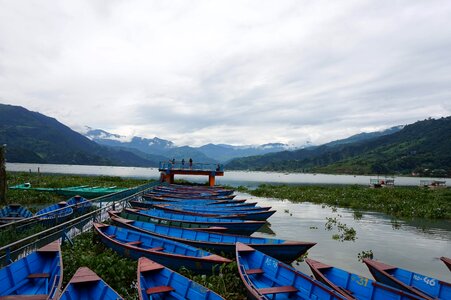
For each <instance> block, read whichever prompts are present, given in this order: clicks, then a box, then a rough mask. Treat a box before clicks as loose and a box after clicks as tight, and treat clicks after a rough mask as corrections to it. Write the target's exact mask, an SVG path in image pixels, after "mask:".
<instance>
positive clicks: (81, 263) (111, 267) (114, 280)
mask: <svg viewBox="0 0 451 300" xmlns="http://www.w3.org/2000/svg"><path fill="white" fill-rule="evenodd" d="M62 250H63V266H64V278H63V285H64V286H66V284H67V283H68V282H69V280H70V279H71V278H72V276H73V275H74V274H75V271H77V269H78V268H80V267H88V268H90V269H91V270H93V271H94V272H95V273H97V275H99V276H100V277H101V278H102V279H103V280H104V281H105V282H106V283H108V284H109V285H110V286H111V287H112V288H113V289H114V290H115V291H116V292H118V293H119V294H120V295H121V296H123V297H124V298H125V299H138V292H137V289H136V268H137V262H136V261H134V260H130V259H127V258H124V257H122V256H119V255H118V254H117V253H116V252H114V251H112V250H111V249H108V248H106V247H105V246H104V245H103V244H102V243H100V242H99V241H97V239H95V237H94V234H93V233H92V232H87V233H83V234H81V235H79V236H77V237H76V238H75V239H74V245H73V246H72V245H70V244H68V243H67V244H65V245H64V246H63V249H62Z"/></svg>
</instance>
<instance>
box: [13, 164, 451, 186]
mask: <svg viewBox="0 0 451 300" xmlns="http://www.w3.org/2000/svg"><path fill="white" fill-rule="evenodd" d="M38 168H39V170H40V172H43V173H60V174H81V175H106V176H121V177H133V178H151V179H155V178H159V176H160V174H159V172H158V169H156V168H138V167H111V166H82V165H53V164H19V163H7V164H6V169H7V170H9V171H24V172H28V171H29V170H31V171H32V172H37V170H38ZM176 178H180V179H187V180H190V181H194V182H206V181H207V180H208V178H207V177H206V176H181V175H177V176H176ZM370 178H376V176H353V175H328V174H301V173H276V172H250V171H227V170H226V171H225V172H224V176H223V177H216V184H224V185H231V186H239V185H244V186H248V187H255V186H258V185H259V184H262V183H273V184H274V183H277V184H281V183H285V184H359V185H368V184H369V183H370ZM380 178H384V177H380ZM394 179H395V185H406V186H418V185H419V183H420V180H431V178H424V177H395V178H394ZM435 179H437V178H435ZM441 180H445V181H446V179H443V178H442V179H441ZM448 181H449V179H448ZM448 184H449V182H448Z"/></svg>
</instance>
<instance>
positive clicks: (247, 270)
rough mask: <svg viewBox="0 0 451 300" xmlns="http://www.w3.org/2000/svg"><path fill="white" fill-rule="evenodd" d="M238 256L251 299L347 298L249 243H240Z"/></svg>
mask: <svg viewBox="0 0 451 300" xmlns="http://www.w3.org/2000/svg"><path fill="white" fill-rule="evenodd" d="M236 259H237V264H238V271H239V274H240V277H241V280H242V281H243V284H244V286H245V287H246V289H247V291H248V295H249V297H250V298H251V299H258V300H261V299H299V300H300V299H302V300H304V299H317V300H332V299H334V300H335V299H340V300H343V299H346V298H344V297H343V296H342V295H340V294H338V293H336V292H335V291H333V290H332V289H330V288H329V287H327V286H325V285H324V284H322V283H321V282H319V281H316V280H314V279H312V278H310V277H309V276H308V275H306V274H303V273H301V272H299V271H297V270H295V269H293V268H292V267H291V266H288V265H286V264H284V263H282V262H280V261H278V260H276V259H274V258H272V257H270V256H268V255H266V254H263V253H261V252H259V251H257V250H255V249H254V248H252V247H249V246H247V245H245V244H242V243H237V244H236ZM272 296H274V298H273V297H272Z"/></svg>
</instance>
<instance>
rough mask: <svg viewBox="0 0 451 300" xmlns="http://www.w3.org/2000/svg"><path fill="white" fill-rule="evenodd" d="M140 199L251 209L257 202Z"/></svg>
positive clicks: (240, 200) (164, 198)
mask: <svg viewBox="0 0 451 300" xmlns="http://www.w3.org/2000/svg"><path fill="white" fill-rule="evenodd" d="M142 198H143V199H144V201H148V202H162V203H165V204H167V203H168V202H169V203H170V204H171V203H172V204H177V205H206V206H216V205H219V206H246V207H251V206H255V205H256V204H257V202H246V199H237V200H235V199H233V200H205V199H201V200H192V199H176V198H167V197H153V196H151V197H148V196H146V195H143V196H142Z"/></svg>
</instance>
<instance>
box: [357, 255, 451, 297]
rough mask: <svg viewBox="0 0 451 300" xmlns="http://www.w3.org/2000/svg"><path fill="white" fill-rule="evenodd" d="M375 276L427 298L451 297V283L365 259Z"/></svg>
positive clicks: (381, 280)
mask: <svg viewBox="0 0 451 300" xmlns="http://www.w3.org/2000/svg"><path fill="white" fill-rule="evenodd" d="M363 262H364V263H365V264H366V265H367V267H368V269H369V270H370V272H371V274H372V275H373V277H374V278H375V279H376V280H377V281H379V282H381V283H383V284H386V285H389V286H392V287H394V288H397V289H400V290H403V291H406V292H408V293H411V294H414V295H417V296H419V297H422V298H425V299H451V284H450V283H448V282H443V281H440V280H438V279H435V278H431V277H428V276H424V275H421V274H418V273H414V272H411V271H408V270H404V269H401V268H397V267H394V266H390V265H387V264H384V263H381V262H378V261H374V260H371V259H364V260H363Z"/></svg>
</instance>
